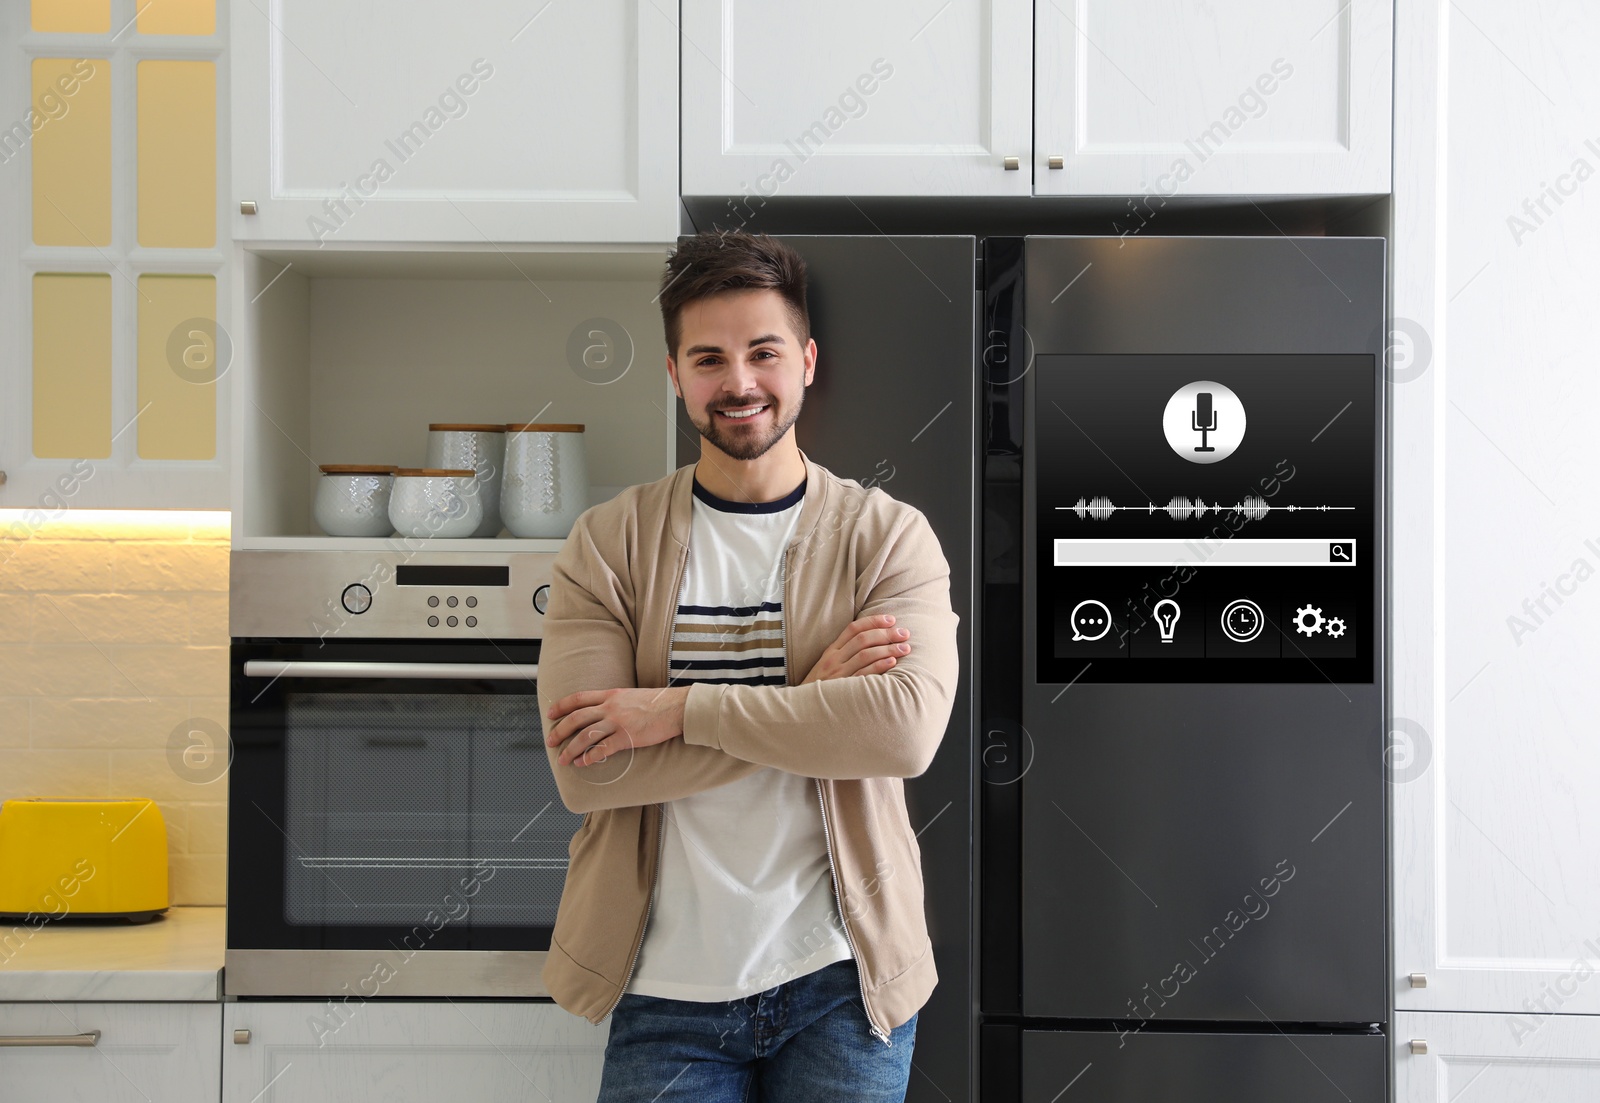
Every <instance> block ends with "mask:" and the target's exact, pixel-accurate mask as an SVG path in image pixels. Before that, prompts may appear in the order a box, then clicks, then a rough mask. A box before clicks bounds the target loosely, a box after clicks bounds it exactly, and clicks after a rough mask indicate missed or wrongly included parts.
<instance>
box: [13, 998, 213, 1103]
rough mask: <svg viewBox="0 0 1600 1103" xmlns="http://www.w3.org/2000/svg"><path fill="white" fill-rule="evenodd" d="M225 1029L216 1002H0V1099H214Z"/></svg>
mask: <svg viewBox="0 0 1600 1103" xmlns="http://www.w3.org/2000/svg"><path fill="white" fill-rule="evenodd" d="M221 1029H222V1005H221V1004H219V1003H59V1002H51V1001H45V1002H42V1003H0V1038H5V1039H7V1042H8V1044H6V1045H4V1046H0V1099H4V1100H6V1103H12V1101H16V1103H34V1101H36V1100H37V1101H43V1100H50V1101H51V1103H62V1101H81V1103H135V1101H138V1103H148V1101H149V1100H152V1099H160V1100H163V1101H164V1103H214V1101H215V1100H216V1098H217V1083H218V1081H219V1079H220V1078H221V1075H222V1057H221V1050H222V1046H221V1038H220V1035H221ZM96 1031H98V1036H96V1035H95V1033H94V1032H96Z"/></svg>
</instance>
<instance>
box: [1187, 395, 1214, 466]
mask: <svg viewBox="0 0 1600 1103" xmlns="http://www.w3.org/2000/svg"><path fill="white" fill-rule="evenodd" d="M1189 425H1190V428H1192V429H1193V430H1194V431H1195V432H1197V433H1199V434H1200V445H1199V447H1197V448H1196V449H1195V451H1196V452H1215V451H1216V449H1215V448H1213V447H1211V446H1210V445H1209V444H1207V443H1206V434H1207V433H1214V432H1216V431H1217V411H1216V410H1215V409H1213V408H1212V405H1211V392H1210V391H1201V392H1200V393H1199V394H1197V395H1195V396H1194V412H1193V413H1191V414H1190V415H1189Z"/></svg>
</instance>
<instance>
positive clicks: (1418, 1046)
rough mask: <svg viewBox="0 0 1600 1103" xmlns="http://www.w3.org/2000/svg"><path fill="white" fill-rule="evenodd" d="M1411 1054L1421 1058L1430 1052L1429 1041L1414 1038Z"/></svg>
mask: <svg viewBox="0 0 1600 1103" xmlns="http://www.w3.org/2000/svg"><path fill="white" fill-rule="evenodd" d="M1411 1052H1412V1053H1415V1054H1416V1055H1417V1056H1419V1057H1420V1056H1422V1055H1423V1054H1424V1053H1427V1052H1428V1039H1426V1038H1413V1039H1411Z"/></svg>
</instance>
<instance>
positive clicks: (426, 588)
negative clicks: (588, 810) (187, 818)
mask: <svg viewBox="0 0 1600 1103" xmlns="http://www.w3.org/2000/svg"><path fill="white" fill-rule="evenodd" d="M553 558H554V557H553V556H552V555H548V554H540V553H514V554H499V555H496V554H487V553H478V552H472V553H453V554H444V555H441V554H437V553H428V554H422V553H417V554H412V555H407V554H406V553H405V551H404V550H403V549H394V550H385V551H382V552H372V553H360V552H343V551H340V552H323V551H314V552H269V551H247V552H236V553H234V555H233V561H232V568H233V575H232V582H231V591H232V599H231V607H230V633H231V635H232V637H233V639H232V643H231V649H230V650H231V685H230V695H231V701H230V713H231V730H230V735H231V737H232V754H233V758H232V763H231V765H230V768H229V773H228V777H229V803H228V828H229V830H228V917H227V953H226V969H225V971H224V987H225V991H226V992H227V994H228V995H230V996H244V997H251V996H297V997H323V996H328V997H336V998H337V997H345V996H350V995H354V996H357V997H358V998H361V999H367V998H373V997H379V996H542V995H546V994H547V993H546V992H545V989H544V987H543V985H542V983H541V981H540V972H541V970H542V969H543V966H544V958H545V954H546V952H547V951H548V950H549V947H550V932H551V929H552V927H553V926H554V923H555V915H556V907H557V904H558V903H559V901H560V899H561V889H562V885H563V883H564V881H565V877H566V867H567V856H568V845H569V843H570V841H571V838H572V835H573V833H574V832H575V831H576V830H577V828H578V827H579V826H580V824H581V818H580V817H579V816H577V815H574V814H573V813H570V812H568V811H567V809H566V807H565V806H564V805H563V804H562V803H561V798H560V795H559V794H558V792H557V790H556V787H555V782H554V779H553V778H552V776H551V771H550V766H549V761H548V758H547V757H546V752H545V749H544V727H543V725H542V724H541V722H540V716H539V701H538V696H537V679H538V666H539V648H540V644H541V640H540V636H541V633H540V631H539V622H540V620H541V619H542V616H543V612H542V610H543V607H544V599H545V597H546V595H547V594H548V583H549V570H550V561H551V560H552V559H553Z"/></svg>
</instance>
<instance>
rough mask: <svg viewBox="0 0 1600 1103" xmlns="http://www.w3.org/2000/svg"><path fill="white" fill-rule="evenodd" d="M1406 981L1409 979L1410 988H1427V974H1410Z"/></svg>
mask: <svg viewBox="0 0 1600 1103" xmlns="http://www.w3.org/2000/svg"><path fill="white" fill-rule="evenodd" d="M1407 979H1409V980H1410V981H1411V987H1413V988H1426V987H1428V974H1427V973H1412V974H1411V976H1410V977H1409V978H1407Z"/></svg>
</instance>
